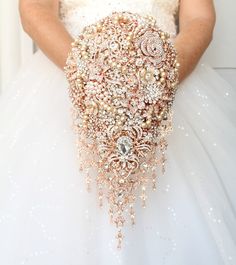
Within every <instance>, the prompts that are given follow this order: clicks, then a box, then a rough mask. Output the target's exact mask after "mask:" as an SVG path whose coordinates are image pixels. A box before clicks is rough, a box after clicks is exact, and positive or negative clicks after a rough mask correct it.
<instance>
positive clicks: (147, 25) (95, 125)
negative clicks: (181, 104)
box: [65, 12, 179, 247]
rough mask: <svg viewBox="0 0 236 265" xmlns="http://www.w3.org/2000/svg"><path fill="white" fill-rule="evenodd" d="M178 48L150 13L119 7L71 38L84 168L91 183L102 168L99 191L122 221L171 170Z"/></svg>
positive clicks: (70, 68)
mask: <svg viewBox="0 0 236 265" xmlns="http://www.w3.org/2000/svg"><path fill="white" fill-rule="evenodd" d="M178 67H179V64H178V63H177V59H176V51H175V49H174V47H173V45H172V43H171V42H170V40H169V36H168V34H167V33H165V32H163V31H162V30H161V29H159V28H158V26H157V25H156V21H155V19H154V18H153V17H151V16H141V15H139V14H136V13H131V12H113V13H112V14H111V15H110V16H107V17H105V18H103V19H101V20H100V21H98V22H97V23H96V24H92V25H89V26H86V27H85V28H84V29H83V31H82V33H81V34H80V35H79V36H78V37H77V38H76V39H75V41H74V42H73V44H72V50H71V52H70V53H69V56H68V59H67V64H66V67H65V73H66V76H67V79H68V81H69V84H70V86H69V95H70V98H71V101H72V105H73V117H74V119H73V120H74V128H75V131H76V134H77V136H78V142H77V144H78V154H79V157H80V163H81V166H80V168H81V170H83V171H85V172H86V182H87V184H88V188H89V187H90V182H91V179H92V177H91V176H92V174H91V172H92V170H94V169H95V172H96V183H97V187H98V197H99V201H100V205H102V202H103V198H104V197H105V198H106V199H107V201H108V205H109V214H110V218H111V221H112V222H113V223H115V224H116V226H117V228H118V232H117V239H118V247H120V245H121V241H122V239H123V237H124V236H123V233H122V230H121V229H122V227H123V226H124V224H125V222H126V221H127V215H129V216H130V219H131V223H132V224H134V221H135V212H134V203H135V201H136V198H137V197H140V198H141V201H142V205H143V206H145V201H146V199H147V193H146V188H147V186H148V185H149V183H151V184H152V186H153V188H154V189H155V187H156V178H157V177H156V173H157V170H158V169H159V168H161V169H162V173H164V164H165V160H166V159H165V150H166V147H167V141H166V136H167V135H168V134H169V132H170V131H171V130H172V121H171V119H172V104H173V100H174V97H175V92H176V89H177V84H178Z"/></svg>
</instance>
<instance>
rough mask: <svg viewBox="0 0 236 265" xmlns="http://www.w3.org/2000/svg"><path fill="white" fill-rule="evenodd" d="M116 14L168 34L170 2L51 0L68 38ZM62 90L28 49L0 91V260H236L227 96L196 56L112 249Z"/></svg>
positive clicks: (230, 97)
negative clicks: (140, 196)
mask: <svg viewBox="0 0 236 265" xmlns="http://www.w3.org/2000/svg"><path fill="white" fill-rule="evenodd" d="M123 10H125V11H131V12H137V13H140V14H149V15H152V16H154V17H155V18H156V20H157V23H158V25H159V26H160V27H161V28H162V30H164V31H167V32H168V33H170V35H171V36H172V38H174V36H175V34H176V24H175V15H176V14H177V11H178V1H177V0H145V1H144V0H120V1H119V0H114V1H112V0H97V1H95V0H63V1H61V5H60V16H61V19H62V21H63V23H64V24H65V26H66V28H67V29H68V31H69V32H70V33H71V34H72V35H73V36H76V35H77V34H79V33H80V31H81V30H82V28H83V27H84V26H86V25H88V24H91V23H93V22H96V21H97V20H98V19H100V18H102V17H104V16H106V15H108V14H110V13H111V12H112V11H123ZM186 45H187V44H186ZM67 87H68V83H67V81H66V78H65V76H64V73H63V72H62V71H61V70H59V69H58V68H57V67H56V66H55V65H54V64H53V63H52V62H51V61H49V59H47V57H46V56H45V55H44V54H43V53H42V52H41V51H38V52H36V54H35V55H34V56H33V58H32V59H31V60H30V61H29V62H28V63H27V64H26V65H25V66H24V67H22V69H21V70H20V72H19V73H18V74H17V76H16V77H15V78H14V80H13V81H12V83H11V85H10V87H9V88H7V89H6V92H4V93H3V94H2V95H1V97H0V177H1V178H0V181H1V188H0V264H4V265H39V264H40V265H42V264H43V265H85V264H86V265H95V264H96V265H108V264H113V265H116V264H123V265H124V264H126V265H127V264H131V265H144V264H145V265H148V264H149V265H154V264H166V265H188V264H191V265H200V264H204V265H205V264H207V265H222V264H236V248H235V239H236V219H235V206H236V196H235V190H234V189H235V172H236V165H235V161H234V160H235V154H236V152H235V146H236V145H235V144H236V141H235V135H236V108H235V100H236V91H234V89H233V88H232V87H230V86H229V84H228V83H227V82H225V81H224V80H223V79H222V78H221V77H219V76H218V75H217V74H216V72H215V71H214V70H212V69H211V68H209V67H208V66H206V65H204V64H203V63H200V64H199V65H198V66H197V68H196V69H195V71H194V72H193V73H192V74H191V75H190V76H189V77H188V78H187V79H186V80H185V81H184V82H183V83H182V84H181V85H180V87H179V90H178V92H177V95H176V99H175V102H174V120H173V132H172V134H171V135H170V136H169V138H168V143H169V146H168V149H167V164H166V172H165V174H164V176H159V178H158V185H157V190H156V191H151V190H150V192H149V193H148V200H147V207H146V208H145V209H143V208H142V207H141V205H140V202H139V201H137V204H136V206H135V210H136V224H135V225H134V226H131V225H129V224H127V225H126V227H125V231H124V235H125V238H124V242H123V246H122V249H121V250H117V248H116V240H115V238H114V234H115V228H114V226H113V225H111V224H110V222H109V216H108V213H107V209H106V207H107V206H106V205H105V206H104V207H103V208H99V207H98V200H97V194H96V187H95V185H94V186H93V187H92V191H91V192H87V190H86V185H85V180H84V177H83V176H82V175H80V171H79V169H78V161H77V154H76V146H75V136H74V133H73V131H72V128H71V124H72V120H71V113H70V108H71V105H70V100H69V97H68V91H67Z"/></svg>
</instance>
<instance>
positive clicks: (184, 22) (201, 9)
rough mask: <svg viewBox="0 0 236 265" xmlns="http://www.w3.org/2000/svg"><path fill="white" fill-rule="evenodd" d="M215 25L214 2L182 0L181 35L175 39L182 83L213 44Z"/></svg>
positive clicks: (208, 0)
mask: <svg viewBox="0 0 236 265" xmlns="http://www.w3.org/2000/svg"><path fill="white" fill-rule="evenodd" d="M214 25H215V9H214V5H213V1H212V0H180V12H179V34H178V35H177V37H176V39H175V47H176V50H177V52H178V61H179V63H180V69H179V80H180V82H181V81H182V80H183V79H184V78H185V77H187V76H188V75H189V74H190V73H191V72H192V71H193V69H194V68H195V66H196V64H197V63H198V61H199V59H200V58H201V56H202V55H203V53H204V51H205V50H206V48H207V47H208V45H209V43H210V42H211V40H212V34H213V29H214Z"/></svg>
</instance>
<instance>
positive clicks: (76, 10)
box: [60, 0, 179, 36]
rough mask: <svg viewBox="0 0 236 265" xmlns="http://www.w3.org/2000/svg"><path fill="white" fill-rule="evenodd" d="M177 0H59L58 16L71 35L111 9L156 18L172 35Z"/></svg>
mask: <svg viewBox="0 0 236 265" xmlns="http://www.w3.org/2000/svg"><path fill="white" fill-rule="evenodd" d="M178 5H179V0H61V1H60V17H61V19H62V21H63V23H64V24H65V26H66V28H67V29H68V31H69V32H70V33H71V34H72V36H76V35H78V34H79V33H80V31H81V30H82V28H83V27H84V26H86V25H89V24H91V23H94V22H96V21H97V20H99V19H101V18H102V17H104V16H107V15H109V14H110V13H111V12H112V11H130V12H136V13H139V14H143V15H152V16H154V17H155V18H156V20H157V24H158V25H159V27H160V28H161V29H162V30H164V31H166V32H168V33H169V34H170V35H172V36H174V35H175V34H176V24H175V14H176V12H177V10H178Z"/></svg>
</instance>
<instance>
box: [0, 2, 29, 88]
mask: <svg viewBox="0 0 236 265" xmlns="http://www.w3.org/2000/svg"><path fill="white" fill-rule="evenodd" d="M32 50H33V49H32V41H31V39H30V38H29V37H28V36H27V35H26V34H25V33H24V32H23V30H22V28H21V24H20V19H19V14H18V0H0V92H1V90H4V89H3V88H5V87H6V85H7V83H8V82H9V81H10V80H11V79H12V78H13V77H14V75H15V74H16V73H17V71H18V69H19V67H20V66H21V64H22V63H24V62H25V61H26V60H27V58H28V57H29V56H31V55H32Z"/></svg>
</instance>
